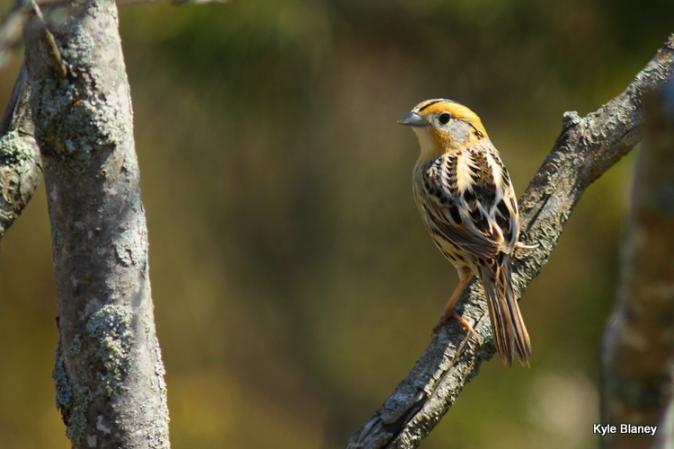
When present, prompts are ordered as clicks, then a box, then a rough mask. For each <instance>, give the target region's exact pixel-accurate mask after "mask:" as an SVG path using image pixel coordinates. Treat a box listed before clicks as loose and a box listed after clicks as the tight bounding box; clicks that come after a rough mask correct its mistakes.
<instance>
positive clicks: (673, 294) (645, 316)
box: [602, 80, 674, 449]
mask: <svg viewBox="0 0 674 449" xmlns="http://www.w3.org/2000/svg"><path fill="white" fill-rule="evenodd" d="M649 100H650V101H648V102H647V103H646V104H647V112H649V113H648V114H647V117H648V131H647V135H646V140H645V143H644V145H643V147H642V148H641V150H640V151H639V155H638V157H637V163H636V167H635V173H634V180H633V185H632V202H631V207H630V213H629V217H628V222H627V228H626V235H625V241H624V246H623V254H622V267H621V285H620V288H619V291H618V299H617V303H616V307H615V309H614V311H613V314H612V316H611V318H610V320H609V323H608V325H607V328H606V332H605V334H604V348H603V351H602V381H603V382H602V386H603V388H602V421H603V423H605V424H611V425H615V426H617V429H618V431H617V432H616V433H609V434H607V435H606V437H605V438H604V440H603V447H605V448H611V449H622V448H631V449H641V448H643V449H645V448H662V447H665V444H666V443H667V441H668V440H669V443H670V444H672V440H671V435H668V432H667V431H666V429H665V427H666V420H667V415H668V413H669V412H670V408H671V407H672V399H673V396H674V391H672V382H673V381H674V376H673V374H674V373H673V372H672V370H673V369H674V333H673V332H672V329H673V328H674V260H673V259H672V254H674V80H673V81H670V82H669V83H668V85H667V87H666V88H665V90H664V91H663V92H662V93H661V94H660V95H653V97H652V98H649ZM622 424H632V425H637V426H658V431H657V433H656V434H655V437H651V436H650V435H633V434H626V433H623V432H621V431H620V426H621V425H622ZM670 430H671V429H670Z"/></svg>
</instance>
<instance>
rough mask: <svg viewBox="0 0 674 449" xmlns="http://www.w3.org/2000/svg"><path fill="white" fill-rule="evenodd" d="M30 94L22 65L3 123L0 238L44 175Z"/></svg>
mask: <svg viewBox="0 0 674 449" xmlns="http://www.w3.org/2000/svg"><path fill="white" fill-rule="evenodd" d="M29 95H30V89H29V86H28V83H27V76H26V71H25V68H22V69H21V71H20V72H19V76H18V78H17V79H16V83H15V84H14V89H13V90H12V95H11V97H10V99H9V103H8V105H7V109H6V111H5V116H4V118H3V120H2V124H0V239H1V238H2V237H3V236H4V235H5V232H6V231H7V229H8V228H9V227H10V226H11V225H12V223H14V220H16V218H17V217H18V216H19V215H20V214H21V212H22V211H23V208H24V207H26V205H27V204H28V201H29V200H30V198H31V197H32V196H33V192H35V188H36V187H37V184H38V182H39V180H40V175H41V174H42V168H41V166H40V156H39V150H38V148H37V144H36V143H35V139H34V138H33V122H32V120H31V116H30V108H29V106H28V98H29Z"/></svg>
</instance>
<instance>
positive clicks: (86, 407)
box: [26, 0, 170, 449]
mask: <svg viewBox="0 0 674 449" xmlns="http://www.w3.org/2000/svg"><path fill="white" fill-rule="evenodd" d="M82 1H83V3H80V4H77V2H75V4H74V10H77V11H78V14H77V18H71V19H70V20H66V21H64V23H63V24H62V25H61V26H60V27H59V28H56V29H52V30H51V32H52V33H53V35H54V37H55V41H56V44H57V46H58V51H60V53H61V59H62V60H63V63H64V64H65V67H66V70H67V74H66V76H63V72H62V71H59V70H55V65H54V62H53V56H54V55H53V51H52V49H51V48H50V47H49V46H48V45H47V44H46V43H45V42H46V40H45V39H43V38H40V37H39V36H38V37H35V38H33V39H30V38H27V42H26V67H27V69H28V75H29V80H30V88H31V100H30V103H31V109H32V113H33V120H34V123H35V137H36V140H37V142H38V145H39V147H40V151H41V154H42V161H43V164H44V177H45V184H46V190H47V200H48V205H49V216H50V221H51V230H52V251H53V262H54V272H55V278H56V284H57V299H58V327H59V337H60V338H59V343H58V348H57V360H56V367H55V369H54V378H55V381H56V387H57V405H58V407H59V408H60V410H61V413H62V415H63V419H64V422H65V424H66V426H67V434H68V437H69V438H70V439H71V441H72V445H73V447H74V448H105V449H108V448H109V449H113V448H114V449H119V448H124V449H141V448H152V449H155V448H156V449H159V448H161V449H166V448H169V447H170V445H169V440H168V410H167V406H166V387H165V384H164V368H163V365H162V361H161V354H160V350H159V344H158V341H157V338H156V332H155V325H154V317H153V305H152V297H151V292H150V279H149V270H148V239H147V227H146V222H145V213H144V209H143V203H142V201H141V196H140V188H139V169H138V162H137V158H136V153H135V148H134V138H133V114H132V109H131V98H130V90H129V84H128V80H127V75H126V69H125V65H124V59H123V54H122V47H121V42H120V37H119V32H118V19H117V7H116V5H115V2H114V0H82Z"/></svg>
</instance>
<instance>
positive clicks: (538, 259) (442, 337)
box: [347, 35, 674, 449]
mask: <svg viewBox="0 0 674 449" xmlns="http://www.w3.org/2000/svg"><path fill="white" fill-rule="evenodd" d="M673 73H674V35H671V36H670V37H669V38H668V40H667V42H665V44H664V45H663V46H662V48H660V50H658V52H657V54H656V55H655V57H654V58H653V59H652V60H651V61H650V62H649V63H648V65H646V67H645V68H644V69H643V70H642V71H641V72H639V73H638V74H637V76H636V77H635V79H634V80H633V81H632V82H631V83H630V85H629V86H628V87H627V89H625V91H624V92H623V93H621V94H620V95H618V96H617V97H615V98H614V99H612V100H611V101H609V102H608V103H606V104H605V105H603V106H602V107H600V108H599V109H598V110H596V111H595V112H593V113H591V114H588V115H587V116H585V117H582V118H581V117H580V116H579V115H578V114H577V113H576V112H567V113H565V114H564V119H563V128H562V131H561V133H560V135H559V137H558V138H557V141H556V142H555V144H554V146H553V148H552V151H551V152H550V153H549V154H548V156H547V157H546V158H545V160H544V161H543V164H542V165H541V167H540V168H539V169H538V171H537V172H536V174H535V175H534V178H533V179H532V180H531V182H530V183H529V186H528V187H527V189H526V191H525V192H524V195H522V198H521V201H520V208H521V215H522V224H523V229H524V233H523V236H522V239H523V240H524V241H525V243H538V247H536V248H535V249H533V250H529V251H528V252H527V254H526V255H525V256H521V257H518V258H517V260H516V262H515V266H514V267H513V268H514V283H515V289H516V291H517V292H518V297H519V296H521V294H522V293H523V292H524V290H525V288H526V287H527V286H528V285H529V283H530V282H531V281H532V280H533V279H534V278H535V277H536V276H537V275H538V273H539V272H540V270H541V268H542V267H543V266H544V265H545V264H546V263H547V261H548V258H549V256H550V253H551V252H552V250H553V249H554V247H555V245H556V243H557V240H558V239H559V237H560V235H561V233H562V230H563V229H564V225H565V224H566V221H567V220H568V218H569V216H570V215H571V212H572V210H573V208H574V206H575V205H576V203H577V202H578V200H579V199H580V197H581V195H582V193H583V192H584V191H585V189H586V188H587V187H588V186H589V185H590V184H591V183H592V182H593V181H594V180H596V179H597V178H598V177H599V176H601V175H602V174H603V173H604V172H605V171H606V170H608V169H609V168H610V167H611V166H613V164H615V163H616V162H617V161H618V160H619V159H620V158H621V157H622V156H624V155H625V154H627V153H628V152H629V151H630V150H631V148H632V147H633V146H634V145H635V144H637V143H638V142H639V141H640V140H641V137H642V134H643V127H644V126H643V125H644V119H643V116H644V114H643V108H642V101H641V100H642V94H643V93H644V92H645V91H646V90H650V89H652V88H655V87H657V86H660V85H662V84H663V83H664V81H665V80H666V79H668V78H670V77H672V74H673ZM461 304H462V306H463V311H462V312H461V311H459V312H460V313H461V314H462V315H463V317H464V318H466V319H467V320H468V321H469V322H471V323H475V324H474V325H473V327H474V328H475V329H476V330H477V332H478V333H479V334H480V335H481V336H483V337H484V338H482V339H481V341H477V340H476V339H474V338H468V339H466V337H465V332H464V331H463V329H462V328H461V327H460V325H459V324H458V323H456V322H453V321H452V322H450V323H449V324H448V325H447V326H445V328H444V329H443V330H442V331H441V332H440V333H439V334H438V335H437V336H435V337H433V339H432V340H431V342H430V344H429V346H428V348H427V349H426V351H425V352H424V353H423V354H422V355H421V357H420V358H419V360H418V361H417V362H416V364H415V365H414V367H413V368H412V370H411V371H410V373H409V374H408V375H407V377H406V378H405V379H403V380H402V382H401V383H400V384H399V385H398V386H397V387H396V389H395V390H394V391H393V393H392V394H391V396H389V397H388V399H386V401H385V402H384V404H383V405H382V406H381V407H380V408H379V410H377V412H375V414H374V415H373V416H372V417H371V418H370V419H368V421H367V422H366V423H365V425H364V426H363V427H362V428H361V429H360V430H358V431H357V432H355V433H354V434H353V435H351V438H350V439H349V441H348V444H347V448H348V449H365V448H367V449H376V448H397V449H408V448H414V447H417V446H418V445H419V443H420V442H421V440H422V439H423V438H425V437H426V436H428V434H429V433H430V432H431V431H432V430H433V427H435V425H436V424H437V423H438V421H440V419H441V418H442V416H443V415H444V414H445V413H446V412H447V410H449V408H450V407H451V406H452V405H453V404H454V401H456V399H457V398H458V396H459V394H460V393H461V391H462V389H463V387H464V385H465V384H466V383H467V382H468V381H470V380H471V379H472V378H473V377H475V376H476V375H477V372H478V370H479V367H480V365H481V364H482V362H484V361H487V360H489V359H490V358H491V356H492V355H493V353H494V349H493V346H492V343H491V339H492V337H491V330H490V326H489V318H488V315H487V307H486V303H485V301H484V296H483V293H482V288H481V287H480V286H479V285H478V284H477V283H475V282H474V283H473V284H472V285H471V286H470V287H469V288H468V289H467V290H466V291H465V292H464V294H463V296H462V298H461Z"/></svg>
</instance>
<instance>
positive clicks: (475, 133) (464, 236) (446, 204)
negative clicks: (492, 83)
mask: <svg viewBox="0 0 674 449" xmlns="http://www.w3.org/2000/svg"><path fill="white" fill-rule="evenodd" d="M398 123H399V124H401V125H405V126H410V127H411V128H412V130H413V131H414V133H415V134H416V136H417V139H418V141H419V147H420V152H419V158H418V160H417V162H416V164H415V166H414V174H413V192H414V199H415V202H416V204H417V207H418V209H419V212H420V214H421V217H422V220H423V222H424V225H425V227H426V229H427V231H428V232H429V234H430V236H431V238H432V239H433V242H434V243H435V246H436V247H437V248H438V249H439V250H440V252H441V253H442V255H443V256H444V257H445V258H446V259H447V260H448V261H449V262H450V263H451V264H452V265H453V266H454V268H455V269H456V271H457V273H458V277H459V282H458V284H457V286H456V288H455V289H454V292H453V293H452V294H451V296H450V298H449V301H448V302H447V305H446V306H445V309H444V311H443V313H442V315H441V317H440V320H439V321H438V324H437V325H436V327H435V331H436V332H437V330H438V329H439V328H440V327H442V326H443V325H444V323H445V322H446V321H447V320H448V319H449V318H450V317H452V316H454V317H455V318H456V319H457V320H458V321H459V322H460V323H462V325H464V327H466V328H467V329H468V330H469V331H471V332H473V333H474V332H475V331H474V330H473V329H472V327H471V326H470V325H469V324H468V323H467V322H466V321H465V320H464V319H463V318H462V317H459V316H458V315H457V314H456V313H455V312H454V305H455V303H456V301H457V300H458V299H459V297H460V296H461V292H462V291H463V290H464V288H465V287H466V286H467V285H468V283H469V282H470V281H471V279H472V278H473V277H476V278H478V279H479V280H480V282H481V283H482V286H483V287H484V292H485V296H486V298H487V304H488V309H489V317H490V322H491V327H492V333H493V336H494V343H495V346H496V350H497V352H498V353H499V354H500V356H501V358H502V359H503V361H504V362H505V363H506V364H507V365H512V361H513V358H514V357H515V356H517V357H518V358H519V360H520V361H521V362H522V363H523V364H528V361H529V357H530V355H531V341H530V339H529V333H528V332H527V328H526V326H525V325H524V320H523V319H522V314H521V312H520V309H519V306H518V304H517V299H516V298H515V293H514V291H513V285H512V259H513V253H514V251H515V249H517V248H519V247H527V245H524V244H522V243H521V242H519V241H518V238H519V231H520V219H519V214H518V210H517V198H516V197H515V190H514V189H513V186H512V183H511V181H510V176H509V175H508V170H506V167H505V165H504V164H503V161H502V160H501V157H500V156H499V153H498V151H497V150H496V147H495V146H494V144H493V143H492V142H491V140H490V139H489V136H488V135H487V131H486V130H485V128H484V126H483V125H482V121H481V120H480V117H478V115H477V114H475V113H474V112H473V111H471V110H470V109H469V108H467V107H466V106H463V105H461V104H459V103H457V102H455V101H452V100H447V99H442V98H435V99H431V100H425V101H422V102H421V103H419V104H417V105H416V106H415V107H414V108H413V109H412V110H411V111H410V112H409V113H408V114H406V115H405V116H404V117H402V118H401V119H400V120H399V121H398Z"/></svg>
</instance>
